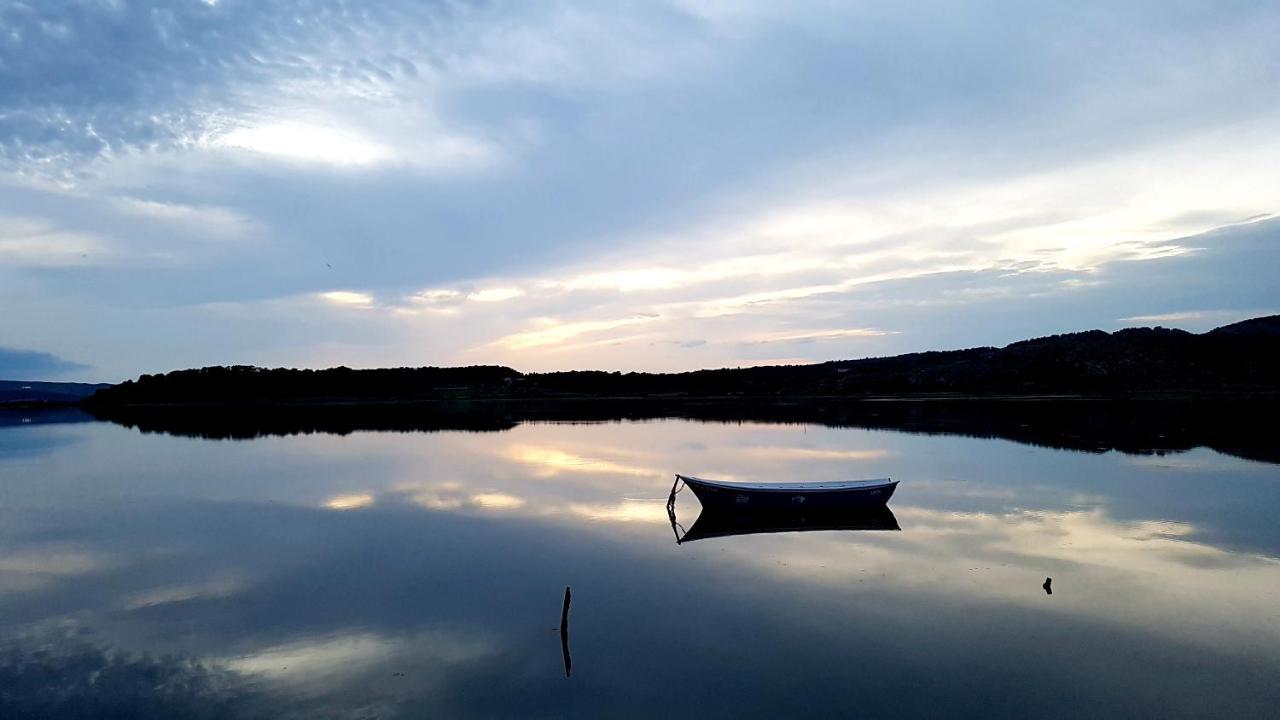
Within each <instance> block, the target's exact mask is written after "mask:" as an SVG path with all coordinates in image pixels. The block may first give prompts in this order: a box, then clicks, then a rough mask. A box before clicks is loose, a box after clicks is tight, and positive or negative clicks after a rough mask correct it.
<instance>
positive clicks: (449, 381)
mask: <svg viewBox="0 0 1280 720" xmlns="http://www.w3.org/2000/svg"><path fill="white" fill-rule="evenodd" d="M1277 392H1280V316H1272V317H1266V318H1255V319H1253V320H1247V321H1244V322H1240V323H1235V324H1233V325H1228V326H1225V327H1222V328H1218V329H1216V330H1213V331H1210V332H1208V333H1203V334H1193V333H1189V332H1185V331H1182V330H1170V329H1166V328H1159V327H1157V328H1131V329H1126V330H1120V331H1117V332H1112V333H1108V332H1104V331H1102V330H1090V331H1087V332H1079V333H1070V334H1066V335H1053V336H1049V337H1042V338H1036V339H1033V340H1023V341H1021V342H1015V343H1012V344H1010V345H1007V346H1005V347H1003V348H993V347H980V348H970V349H967V350H950V351H934V352H922V353H910V354H906V355H897V356H894V357H883V358H867V359H862V360H839V361H832V362H825V363H818V364H812V365H786V366H761V367H751V368H741V369H719V370H697V371H692V372H682V373H637V372H629V373H619V372H606V371H567V372H551V373H521V372H518V371H516V370H513V369H511V368H508V367H501V366H472V367H455V368H439V367H424V368H388V369H377V370H353V369H351V368H346V367H340V368H332V369H327V370H298V369H286V368H278V369H266V368H258V367H251V366H233V367H207V368H201V369H198V370H178V371H174V372H170V373H165V374H161V375H143V376H141V377H140V378H138V379H137V380H136V381H129V382H125V383H121V384H120V385H116V386H113V387H109V388H105V389H102V390H99V391H98V392H96V393H94V395H93V396H91V397H90V398H89V399H88V400H86V401H85V405H86V406H87V407H91V408H110V407H125V406H142V405H169V406H173V405H185V406H196V405H245V404H250V405H292V404H299V403H304V404H312V405H314V404H334V403H337V404H356V403H360V404H376V403H406V402H407V403H421V402H439V401H452V400H492V399H506V400H517V399H552V398H650V399H652V398H724V397H757V398H769V397H773V398H777V397H795V398H801V397H839V398H868V397H877V396H892V397H925V396H937V395H943V396H978V397H994V396H1043V395H1059V396H1060V395H1070V396H1089V397H1127V396H1142V395H1160V394H1171V393H1183V394H1192V395H1200V394H1208V395H1223V394H1235V395H1257V394H1275V393H1277Z"/></svg>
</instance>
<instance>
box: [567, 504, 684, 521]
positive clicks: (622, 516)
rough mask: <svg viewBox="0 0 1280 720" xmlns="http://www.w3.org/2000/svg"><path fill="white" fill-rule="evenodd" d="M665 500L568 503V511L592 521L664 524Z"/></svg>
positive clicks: (665, 515) (665, 516)
mask: <svg viewBox="0 0 1280 720" xmlns="http://www.w3.org/2000/svg"><path fill="white" fill-rule="evenodd" d="M665 503H666V500H665V499H658V500H630V499H629V500H623V501H622V502H619V503H615V504H608V503H594V504H586V503H570V504H569V506H568V511H569V512H570V513H571V514H572V515H575V516H578V517H583V518H586V519H588V520H592V521H597V522H600V521H605V522H619V523H631V522H644V523H656V524H660V525H661V524H666V523H667V514H666V504H665Z"/></svg>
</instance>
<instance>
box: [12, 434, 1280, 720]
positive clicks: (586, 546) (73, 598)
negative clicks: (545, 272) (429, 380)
mask: <svg viewBox="0 0 1280 720" xmlns="http://www.w3.org/2000/svg"><path fill="white" fill-rule="evenodd" d="M675 472H683V473H688V474H694V475H699V476H703V477H711V478H721V479H736V480H742V481H777V480H780V479H804V480H815V481H816V480H836V479H848V478H856V477H881V476H892V477H894V478H895V479H899V480H901V482H902V484H901V486H900V488H899V490H898V493H897V494H896V495H895V497H894V499H893V501H892V503H891V508H892V511H893V513H894V516H895V517H896V521H897V524H898V525H899V526H900V528H901V529H900V530H898V531H891V530H887V531H886V530H878V531H856V530H853V531H819V532H803V533H782V534H755V535H739V536H733V537H721V538H711V539H706V540H699V541H697V542H690V543H685V544H677V542H676V535H677V533H675V532H673V528H672V526H671V524H670V522H669V519H668V515H667V510H666V500H667V494H668V491H669V490H670V487H671V479H672V474H673V473H675ZM1277 509H1280V466H1277V465H1273V464H1267V463H1262V462H1256V461H1253V460H1248V459H1244V458H1240V457H1235V456H1230V455H1224V454H1220V453H1218V452H1216V451H1213V450H1209V449H1205V448H1197V449H1192V450H1189V451H1185V452H1176V453H1165V454H1125V453H1120V452H1115V451H1111V452H1105V453H1089V452H1078V451H1066V450H1055V449H1049V448H1044V447H1036V446H1032V445H1024V444H1019V443H1015V442H1011V441H1008V440H992V439H980V438H972V437H962V436H955V435H918V434H909V433H902V432H895V431H889V430H866V429H857V428H830V427H822V426H816V425H799V424H793V425H780V424H758V423H702V422H693V421H687V420H665V421H664V420H651V421H644V422H611V423H588V424H575V423H530V424H520V425H517V426H515V427H514V428H511V429H508V430H504V431H500V432H460V431H450V432H355V433H351V434H348V435H341V436H340V435H331V434H309V435H306V434H304V435H293V436H274V437H273V436H268V437H261V438H257V439H253V440H205V439H199V438H191V437H177V436H170V435H164V434H144V433H142V432H139V431H138V430H135V429H130V428H126V427H122V426H119V425H112V424H108V423H92V422H80V423H49V424H42V423H40V422H31V423H20V422H18V423H9V424H4V425H3V426H0V714H3V715H6V716H14V715H13V713H15V712H18V713H25V714H27V715H30V716H40V715H41V714H43V715H45V716H50V717H93V716H96V715H102V714H105V713H106V712H107V711H109V710H113V709H115V710H123V711H124V712H125V713H127V714H131V715H135V716H155V717H352V718H355V717H386V718H396V717H434V716H440V717H470V716H479V717H509V716H544V717H562V716H581V717H599V716H614V717H619V716H620V717H627V716H631V717H652V716H655V715H659V714H675V715H678V716H705V717H743V716H763V717H769V716H772V717H778V716H795V715H800V714H809V715H819V716H839V717H920V716H932V717H992V716H995V717H1030V716H1040V717H1081V716H1093V717H1147V716H1165V717H1205V716H1210V715H1215V716H1236V717H1274V714H1275V708H1276V707H1280V687H1277V684H1276V683H1275V682H1274V678H1275V677H1280V562H1278V561H1277V557H1280V524H1277V523H1276V522H1275V519H1274V518H1275V514H1276V511H1277ZM676 510H677V516H678V520H679V521H680V523H681V524H682V525H683V526H685V527H688V526H690V525H691V524H692V523H693V522H694V521H695V520H696V518H697V516H698V512H699V508H698V506H697V502H696V500H695V499H694V498H693V497H692V495H691V494H690V493H688V492H685V493H682V494H680V495H679V496H678V497H677V503H676ZM1049 577H1051V578H1052V579H1053V580H1052V584H1051V586H1050V587H1051V590H1052V593H1051V594H1050V593H1048V592H1046V590H1045V589H1044V587H1043V585H1044V582H1045V579H1046V578H1049ZM566 586H571V587H572V591H573V603H572V608H571V616H570V617H571V619H570V625H569V632H568V643H569V648H570V651H571V654H572V674H571V676H569V677H566V675H565V666H564V658H563V655H562V647H561V633H560V631H559V626H560V618H561V610H562V602H563V596H564V588H565V587H566Z"/></svg>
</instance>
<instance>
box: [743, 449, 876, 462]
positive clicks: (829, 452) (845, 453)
mask: <svg viewBox="0 0 1280 720" xmlns="http://www.w3.org/2000/svg"><path fill="white" fill-rule="evenodd" d="M744 452H746V453H748V454H750V455H754V456H764V457H767V458H770V459H775V460H882V459H884V458H887V457H889V456H890V455H891V454H892V453H890V452H889V451H888V450H884V449H881V448H870V449H866V450H840V449H833V448H810V447H784V446H775V447H752V448H746V449H745V450H744Z"/></svg>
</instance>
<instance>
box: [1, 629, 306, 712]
mask: <svg viewBox="0 0 1280 720" xmlns="http://www.w3.org/2000/svg"><path fill="white" fill-rule="evenodd" d="M87 638H88V635H87V633H84V632H82V631H78V630H77V629H76V628H61V629H59V630H55V631H51V632H43V633H38V634H31V635H27V636H24V637H21V638H17V639H13V640H9V641H6V642H4V643H2V644H0V709H3V710H4V711H5V713H6V715H7V717H12V718H35V717H58V718H102V717H121V718H123V717H155V718H210V719H212V718H226V717H271V716H273V715H275V716H279V713H280V712H281V711H283V710H284V709H285V708H286V707H287V705H285V704H280V703H278V702H273V701H272V699H271V698H269V697H268V696H267V695H265V694H264V693H262V692H261V691H260V690H259V689H258V688H255V687H253V686H252V685H251V684H250V683H248V682H246V679H245V678H243V677H242V676H241V675H239V674H238V673H236V672H233V671H231V670H227V669H225V668H222V667H219V666H217V665H211V664H207V663H202V662H200V661H198V660H195V659H193V658H190V657H184V656H175V655H166V656H164V657H153V656H150V655H135V654H132V653H128V652H122V651H120V650H118V649H115V648H110V647H101V646H98V645H95V644H93V643H92V642H90V641H89V640H88V639H87ZM273 705H274V706H275V707H274V708H272V706H273Z"/></svg>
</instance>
